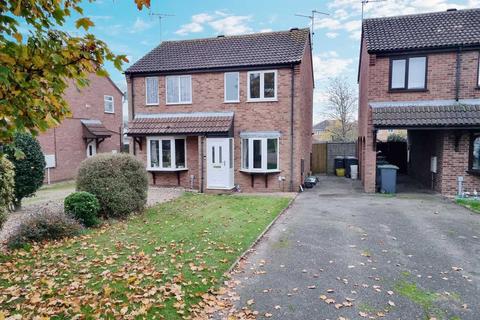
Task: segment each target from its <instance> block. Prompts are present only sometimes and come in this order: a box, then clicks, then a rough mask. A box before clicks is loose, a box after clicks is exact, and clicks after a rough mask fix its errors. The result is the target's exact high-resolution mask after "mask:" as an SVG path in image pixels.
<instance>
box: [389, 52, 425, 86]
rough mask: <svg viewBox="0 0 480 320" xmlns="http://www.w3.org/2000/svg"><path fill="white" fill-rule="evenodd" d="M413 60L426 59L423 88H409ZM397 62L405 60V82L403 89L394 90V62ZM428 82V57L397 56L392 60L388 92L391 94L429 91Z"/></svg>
mask: <svg viewBox="0 0 480 320" xmlns="http://www.w3.org/2000/svg"><path fill="white" fill-rule="evenodd" d="M412 58H425V77H424V83H423V88H408V74H409V71H410V70H409V69H410V59H412ZM395 60H405V74H404V76H405V80H404V84H403V87H402V88H392V79H393V61H395ZM427 80H428V55H409V56H395V57H391V58H390V66H389V79H388V91H390V92H415V91H417V92H419V91H427Z"/></svg>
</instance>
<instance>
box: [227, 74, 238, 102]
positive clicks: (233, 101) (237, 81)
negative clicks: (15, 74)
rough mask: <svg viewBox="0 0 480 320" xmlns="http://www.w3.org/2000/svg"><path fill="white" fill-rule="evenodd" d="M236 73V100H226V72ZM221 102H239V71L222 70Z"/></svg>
mask: <svg viewBox="0 0 480 320" xmlns="http://www.w3.org/2000/svg"><path fill="white" fill-rule="evenodd" d="M234 73H235V74H237V100H227V74H234ZM223 102H224V103H239V102H240V72H238V71H233V72H224V73H223Z"/></svg>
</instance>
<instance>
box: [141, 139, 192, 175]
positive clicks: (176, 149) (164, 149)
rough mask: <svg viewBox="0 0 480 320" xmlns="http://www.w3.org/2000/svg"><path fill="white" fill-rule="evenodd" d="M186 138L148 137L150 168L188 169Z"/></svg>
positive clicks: (160, 169)
mask: <svg viewBox="0 0 480 320" xmlns="http://www.w3.org/2000/svg"><path fill="white" fill-rule="evenodd" d="M185 141H186V140H185V138H178V137H174V138H164V137H148V138H147V158H148V159H147V162H148V167H147V169H148V170H158V171H162V170H165V171H168V170H179V169H186V165H185V164H186V161H185V160H186V142H185Z"/></svg>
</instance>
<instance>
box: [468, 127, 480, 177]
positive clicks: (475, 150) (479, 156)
mask: <svg viewBox="0 0 480 320" xmlns="http://www.w3.org/2000/svg"><path fill="white" fill-rule="evenodd" d="M469 160H470V161H469V162H470V165H469V170H470V171H472V172H475V173H480V135H479V134H478V133H477V134H473V135H471V137H470V157H469Z"/></svg>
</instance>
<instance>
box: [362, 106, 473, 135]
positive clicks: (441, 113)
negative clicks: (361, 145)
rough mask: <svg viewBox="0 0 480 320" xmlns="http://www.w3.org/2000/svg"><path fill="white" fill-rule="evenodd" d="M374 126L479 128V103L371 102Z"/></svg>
mask: <svg viewBox="0 0 480 320" xmlns="http://www.w3.org/2000/svg"><path fill="white" fill-rule="evenodd" d="M370 106H371V107H372V120H373V126H374V127H375V128H378V129H382V128H468V127H480V100H477V99H475V100H463V101H462V100H460V101H458V102H457V101H454V100H451V101H450V100H441V101H422V102H380V103H371V104H370Z"/></svg>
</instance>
